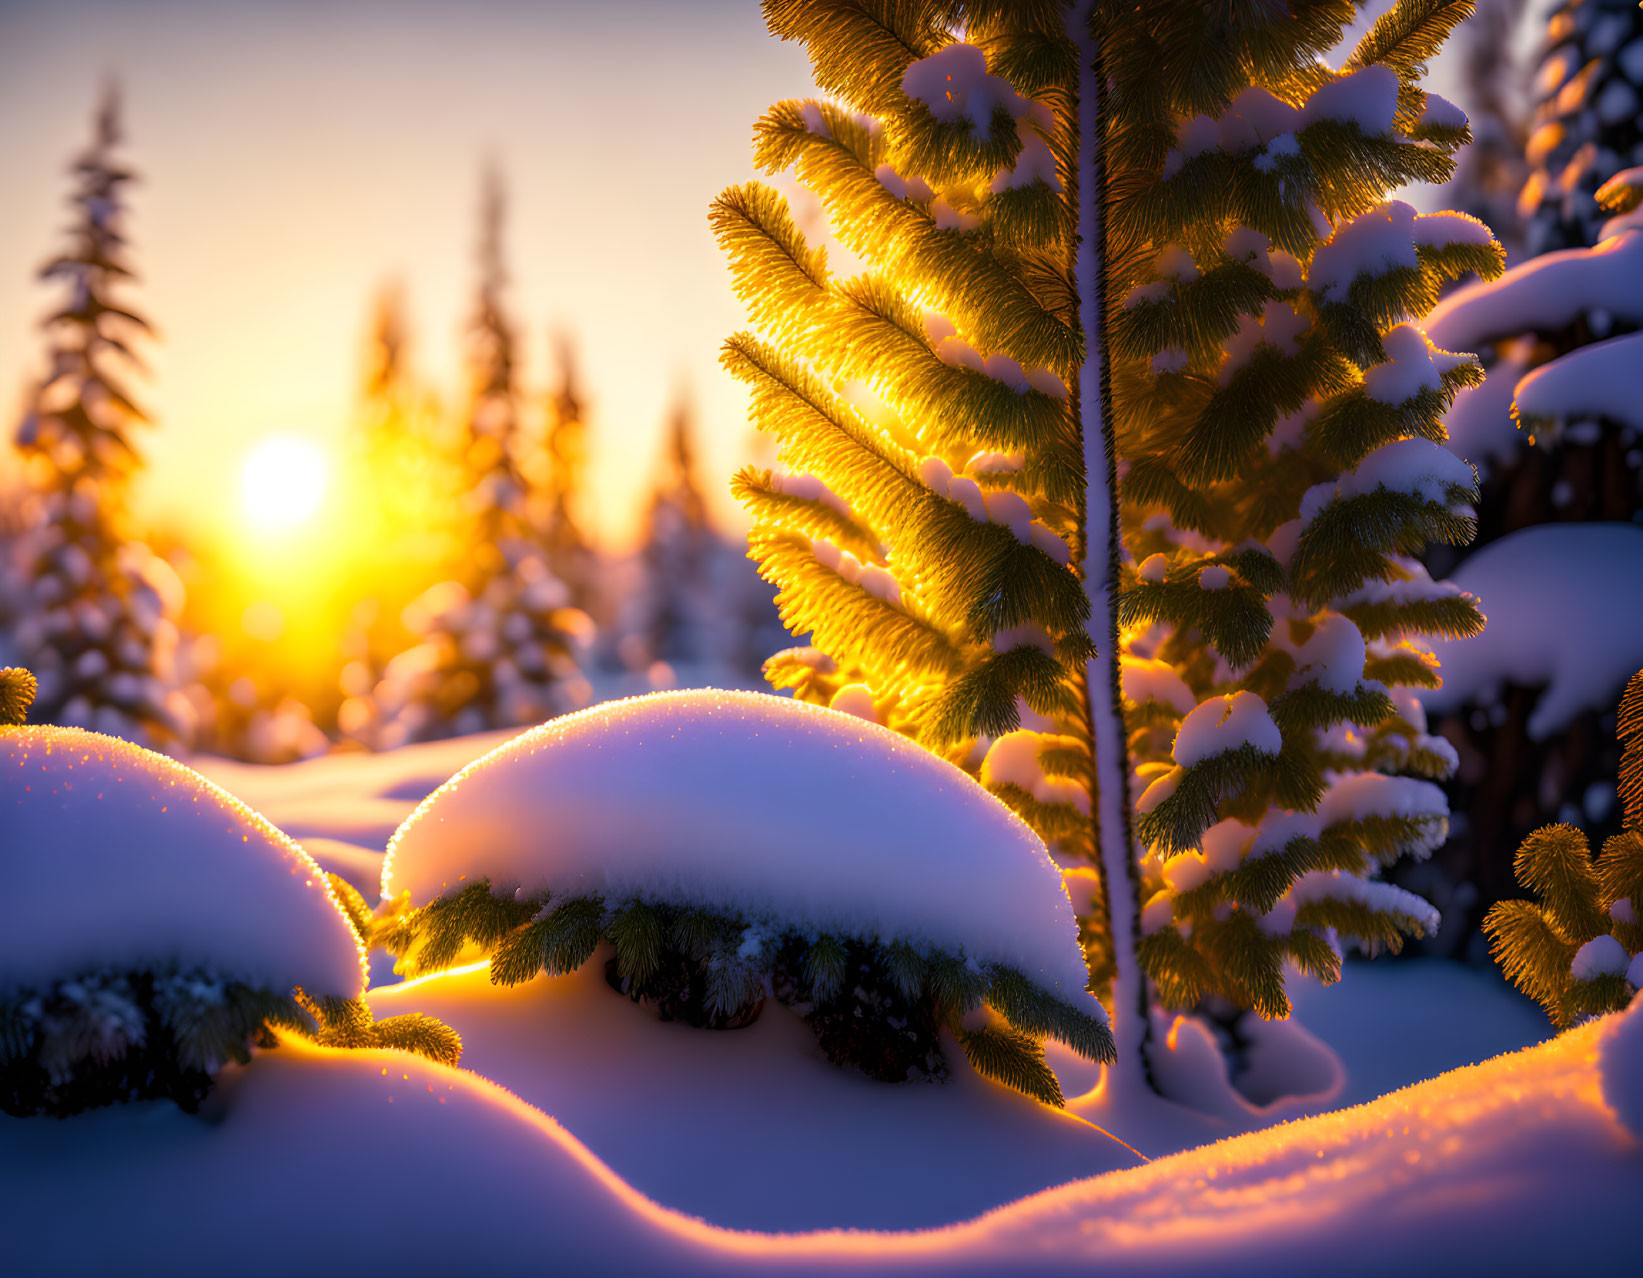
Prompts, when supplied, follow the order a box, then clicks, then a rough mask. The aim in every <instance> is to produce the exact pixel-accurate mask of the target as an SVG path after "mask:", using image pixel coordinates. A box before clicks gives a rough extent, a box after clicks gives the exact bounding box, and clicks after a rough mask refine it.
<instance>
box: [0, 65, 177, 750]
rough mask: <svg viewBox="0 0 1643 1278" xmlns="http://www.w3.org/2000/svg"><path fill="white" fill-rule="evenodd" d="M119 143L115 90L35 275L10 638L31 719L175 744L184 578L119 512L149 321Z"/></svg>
mask: <svg viewBox="0 0 1643 1278" xmlns="http://www.w3.org/2000/svg"><path fill="white" fill-rule="evenodd" d="M120 142H121V131H120V103H119V98H118V96H117V95H116V93H115V92H114V90H113V89H109V90H108V91H107V92H106V94H105V96H104V98H103V101H102V104H101V106H100V107H99V109H98V112H97V116H96V122H95V128H94V131H93V136H92V142H91V145H90V146H89V147H88V148H87V149H86V150H85V151H84V152H82V153H81V154H80V156H79V157H78V158H77V159H76V160H75V161H74V163H73V165H72V167H71V172H72V173H73V175H74V183H75V184H74V190H73V193H72V195H71V196H70V198H69V204H70V207H71V208H72V209H73V211H74V219H73V222H72V223H71V225H70V228H69V242H68V245H67V246H66V247H65V249H64V250H63V252H62V253H61V254H60V255H59V256H57V257H55V258H53V259H52V260H51V261H50V262H48V263H47V264H46V265H45V266H44V267H42V268H41V271H40V278H41V279H42V280H45V281H47V282H49V283H60V284H61V285H62V286H63V289H64V293H65V296H64V297H63V299H62V301H61V303H60V304H59V305H58V307H57V308H56V309H55V310H54V311H52V312H51V314H50V315H48V316H47V317H46V319H45V321H44V329H45V332H46V334H47V336H48V361H49V371H48V372H47V373H46V375H45V378H44V380H43V381H42V382H41V384H40V385H39V387H38V388H37V390H36V392H35V395H34V401H33V406H32V408H31V411H30V412H29V414H28V416H27V417H26V418H25V419H24V421H23V423H22V425H21V427H20V428H19V429H18V432H17V441H16V442H17V447H18V449H19V450H20V451H21V452H22V453H23V455H24V457H25V459H26V461H27V467H28V476H29V480H30V483H31V485H32V487H33V490H34V492H35V494H36V496H37V497H38V505H37V509H36V512H35V514H36V522H35V526H34V527H33V528H32V529H31V530H30V531H29V532H28V533H27V534H26V536H25V537H24V539H23V545H22V547H21V552H20V558H21V561H22V563H21V567H22V573H23V577H24V581H25V589H26V592H27V594H26V600H25V602H24V603H23V606H22V609H21V611H22V614H23V615H22V617H21V619H20V620H19V622H18V626H17V632H16V635H15V647H16V656H17V658H18V659H19V660H21V661H23V662H24V663H26V664H27V665H28V666H30V667H31V668H32V669H33V670H34V671H35V672H36V674H37V675H38V677H39V680H40V688H39V698H38V701H37V702H36V709H35V714H36V717H37V718H38V719H39V720H41V721H43V722H48V723H64V724H71V725H75V726H80V727H87V728H95V729H97V730H98V731H100V732H106V733H110V734H112V735H117V736H124V737H130V738H132V739H134V740H138V741H141V742H144V743H146V744H150V745H155V746H160V747H175V746H178V745H182V744H186V741H187V737H188V733H189V720H190V715H189V712H188V705H187V702H186V701H185V700H184V699H183V698H182V696H181V695H180V694H179V693H178V691H177V690H176V688H175V686H174V678H173V675H174V672H173V666H172V662H173V658H174V654H175V651H176V645H177V631H176V626H175V623H174V621H173V618H174V617H175V616H176V615H177V613H178V612H179V611H180V608H181V587H180V584H179V582H178V580H177V577H176V574H175V573H174V572H172V571H171V570H170V569H169V567H168V566H167V565H166V564H165V563H164V562H163V561H160V560H159V559H157V557H156V556H154V555H153V554H152V553H151V552H150V551H149V550H148V549H147V547H146V546H144V545H143V544H142V543H140V542H138V541H136V540H134V539H132V537H131V534H130V529H129V523H130V520H129V517H128V513H127V508H128V505H129V501H130V488H131V480H132V477H133V475H134V474H135V473H136V471H137V470H138V469H139V468H140V466H141V458H140V456H139V454H138V452H137V449H136V439H135V436H136V432H137V429H138V428H139V427H140V426H142V425H144V424H145V423H146V422H147V420H148V419H147V418H146V417H145V415H144V414H143V412H142V410H141V409H139V408H138V407H137V405H136V404H135V403H133V402H132V400H131V398H130V396H129V395H128V393H127V391H126V388H125V385H124V377H125V374H126V372H127V371H128V370H129V369H131V368H134V367H136V368H140V367H141V364H140V362H139V360H138V357H137V355H136V352H135V350H134V348H133V342H134V339H136V338H137V337H140V336H143V335H146V334H148V333H149V332H150V329H149V325H148V323H147V321H146V320H144V319H143V318H142V316H141V315H139V314H138V313H137V312H136V311H134V310H132V309H130V307H129V305H128V304H127V303H126V302H125V301H124V299H123V298H122V297H120V296H119V294H120V293H121V291H122V287H123V286H124V285H125V284H126V283H127V282H128V281H130V280H131V279H132V278H133V273H132V269H131V266H130V259H129V252H128V247H129V246H128V242H127V240H126V235H125V225H124V224H125V186H126V184H127V183H128V182H130V181H132V180H133V177H134V176H135V175H134V174H133V173H132V171H131V170H130V169H129V168H127V167H126V166H125V165H124V164H123V163H122V162H121V161H120V160H119V159H118V158H117V156H116V154H115V152H116V150H117V148H118V147H119V144H120Z"/></svg>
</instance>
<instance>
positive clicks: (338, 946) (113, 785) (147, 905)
mask: <svg viewBox="0 0 1643 1278" xmlns="http://www.w3.org/2000/svg"><path fill="white" fill-rule="evenodd" d="M0 810H3V813H4V815H3V816H0V878H3V881H4V883H5V885H6V886H5V891H4V892H0V989H7V988H21V989H36V988H41V987H44V986H46V985H49V984H51V983H52V982H53V981H57V980H63V979H66V978H69V977H72V976H76V975H79V974H81V973H84V972H88V971H91V970H94V969H97V968H101V967H113V968H116V969H120V970H140V969H142V968H145V967H149V966H152V965H157V964H177V965H179V966H183V967H188V966H196V965H197V966H204V967H208V968H210V969H211V970H212V971H214V972H215V973H216V974H217V975H218V976H220V977H222V978H224V979H229V980H240V981H244V982H245V983H247V984H249V985H253V986H256V987H258V988H262V989H267V990H271V991H275V992H278V993H282V994H283V993H285V992H287V991H288V990H290V989H291V987H292V986H295V985H301V986H303V987H304V988H305V989H306V990H308V991H309V992H310V993H311V994H314V995H316V996H318V995H342V996H345V997H348V998H354V997H357V996H358V995H359V993H360V992H361V991H362V990H363V988H364V974H365V967H364V952H363V950H362V949H361V947H360V945H359V942H358V941H357V940H356V938H355V936H354V933H353V930H352V929H351V928H350V927H349V925H348V921H347V919H346V918H345V917H344V915H343V914H342V912H341V910H340V909H339V908H338V906H337V904H336V900H335V897H334V895H333V893H332V890H331V886H330V884H329V882H328V881H327V880H326V878H325V876H324V874H323V873H321V871H320V869H319V867H318V866H317V865H315V863H314V862H313V860H312V859H311V858H310V857H309V856H308V854H307V853H305V852H304V851H303V850H302V848H300V847H299V846H297V844H295V843H293V842H292V841H291V839H290V838H288V837H287V836H286V835H284V834H282V833H281V832H280V831H279V830H277V829H276V828H275V827H274V826H273V825H272V824H270V823H269V822H268V820H267V819H266V818H264V817H262V816H260V815H258V814H257V813H256V812H253V811H252V810H251V809H250V808H248V807H247V806H246V805H245V804H243V803H241V802H240V801H239V800H238V799H236V798H234V797H233V796H232V795H230V794H228V793H227V792H226V791H224V790H222V789H220V788H219V787H217V786H216V785H214V784H212V783H211V782H210V781H207V780H206V779H205V778H204V777H202V776H201V775H200V774H199V773H197V772H195V771H193V770H192V769H190V768H186V767H184V766H183V765H182V764H180V763H177V762H175V761H174V760H172V759H168V758H166V757H165V756H163V755H159V754H155V753H153V752H151V751H148V750H144V749H142V748H141V747H139V746H134V745H132V744H131V743H130V742H127V741H121V740H118V739H116V738H114V737H104V736H99V735H97V734H96V733H91V732H83V731H81V730H80V729H78V728H51V727H22V728H8V729H5V730H4V731H0Z"/></svg>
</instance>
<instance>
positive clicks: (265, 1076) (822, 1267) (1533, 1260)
mask: <svg viewBox="0 0 1643 1278" xmlns="http://www.w3.org/2000/svg"><path fill="white" fill-rule="evenodd" d="M1619 1021H1620V1018H1619V1017H1611V1018H1608V1019H1607V1020H1606V1021H1604V1022H1600V1023H1597V1024H1593V1025H1589V1026H1586V1027H1583V1028H1581V1029H1577V1030H1574V1031H1572V1032H1570V1033H1569V1034H1566V1035H1564V1036H1563V1037H1561V1038H1559V1039H1557V1040H1555V1041H1554V1042H1552V1043H1548V1044H1545V1045H1543V1046H1541V1047H1537V1048H1532V1049H1529V1050H1527V1051H1525V1052H1522V1053H1518V1054H1514V1055H1509V1056H1504V1057H1501V1058H1499V1059H1497V1060H1494V1061H1491V1062H1488V1063H1486V1064H1484V1065H1480V1066H1476V1067H1473V1068H1470V1069H1466V1070H1461V1071H1457V1072H1455V1073H1453V1074H1449V1075H1445V1076H1444V1077H1441V1078H1438V1079H1434V1080H1432V1081H1430V1082H1427V1083H1423V1084H1420V1085H1419V1086H1416V1087H1413V1088H1410V1089H1408V1090H1405V1091H1402V1092H1398V1093H1395V1094H1393V1095H1391V1096H1388V1097H1385V1098H1383V1099H1381V1100H1379V1101H1376V1102H1374V1103H1372V1104H1369V1105H1365V1106H1362V1107H1358V1108H1355V1109H1350V1110H1345V1111H1340V1112H1337V1113H1332V1114H1326V1115H1322V1116H1320V1117H1317V1118H1313V1119H1308V1120H1305V1121H1302V1122H1298V1123H1291V1124H1286V1125H1283V1126H1281V1127H1277V1128H1273V1129H1271V1130H1268V1131H1262V1132H1255V1133H1252V1134H1249V1135H1246V1136H1242V1137H1238V1138H1235V1139H1231V1140H1227V1141H1223V1142H1219V1143H1217V1144H1213V1145H1208V1146H1205V1147H1203V1148H1199V1149H1194V1150H1190V1151H1187V1152H1184V1153H1181V1154H1178V1155H1176V1156H1174V1157H1172V1158H1167V1159H1162V1160H1159V1161H1157V1162H1154V1163H1151V1164H1149V1165H1146V1166H1142V1167H1136V1168H1132V1169H1129V1170H1120V1171H1115V1172H1112V1173H1109V1174H1107V1175H1104V1176H1096V1177H1093V1178H1089V1179H1085V1180H1079V1181H1073V1182H1070V1183H1068V1184H1066V1185H1063V1186H1060V1187H1058V1188H1054V1189H1049V1190H1046V1191H1045V1192H1043V1193H1040V1194H1037V1195H1034V1196H1032V1197H1029V1198H1026V1199H1024V1200H1021V1201H1018V1202H1015V1203H1012V1204H1010V1205H1008V1206H1005V1207H1003V1208H1001V1209H1000V1210H997V1211H994V1212H991V1213H989V1214H987V1215H984V1216H981V1217H979V1218H976V1219H974V1220H970V1221H967V1222H964V1223H960V1224H955V1225H951V1226H948V1227H945V1228H940V1229H934V1230H925V1231H912V1232H905V1233H872V1232H859V1233H857V1232H847V1233H840V1232H829V1233H819V1234H811V1235H798V1236H794V1235H786V1236H781V1235H777V1236H771V1235H767V1234H754V1233H733V1232H729V1231H726V1230H724V1229H721V1228H717V1227H714V1226H712V1225H709V1224H706V1223H704V1222H701V1221H698V1220H695V1219H692V1218H690V1217H687V1216H682V1215H679V1214H677V1213H674V1212H670V1211H668V1210H666V1209H663V1208H660V1207H658V1206H656V1205H655V1204H654V1203H652V1202H650V1201H649V1200H648V1199H646V1198H645V1197H644V1196H643V1195H641V1194H639V1193H638V1192H637V1191H636V1190H634V1189H632V1188H630V1187H629V1186H628V1185H626V1184H625V1183H624V1182H623V1181H622V1180H621V1179H620V1178H619V1177H618V1176H616V1175H615V1174H614V1173H613V1172H612V1170H611V1169H610V1168H609V1167H608V1166H606V1164H605V1163H603V1162H602V1161H600V1160H599V1159H598V1158H597V1157H595V1156H594V1155H593V1154H592V1153H591V1152H589V1151H588V1150H587V1148H586V1147H585V1146H583V1145H582V1144H581V1143H580V1142H579V1141H577V1140H576V1139H575V1137H574V1136H572V1135H571V1134H570V1133H568V1132H567V1131H566V1130H565V1129H564V1128H563V1127H561V1126H560V1125H559V1124H558V1123H556V1122H555V1121H554V1120H553V1119H552V1118H550V1117H548V1116H546V1115H544V1114H542V1113H541V1112H540V1111H538V1110H536V1109H534V1108H533V1107H531V1106H529V1105H527V1104H525V1103H524V1102H523V1101H521V1100H519V1099H518V1098H517V1097H515V1096H513V1095H512V1094H511V1093H509V1092H508V1091H506V1090H505V1089H504V1088H503V1087H501V1086H499V1085H498V1084H496V1083H494V1082H489V1081H486V1080H484V1079H482V1078H480V1077H478V1076H477V1075H475V1074H473V1073H470V1072H468V1071H465V1070H459V1069H452V1068H448V1067H444V1066H440V1065H435V1064H432V1063H430V1062H427V1061H423V1060H418V1059H415V1058H412V1057H407V1056H403V1055H400V1054H397V1053H390V1052H359V1053H344V1052H339V1051H334V1050H330V1049H324V1048H317V1047H313V1046H310V1045H307V1044H305V1043H302V1042H300V1041H295V1040H289V1039H288V1040H287V1041H286V1042H285V1043H284V1044H283V1045H282V1046H281V1047H280V1048H279V1049H278V1050H277V1051H275V1052H272V1053H267V1054H263V1055H260V1056H258V1057H257V1058H255V1059H254V1060H253V1061H252V1063H251V1064H250V1066H248V1067H246V1068H245V1069H243V1070H239V1069H233V1070H230V1071H228V1077H227V1078H226V1079H225V1081H224V1085H223V1086H222V1088H221V1089H220V1091H219V1093H218V1095H217V1097H216V1099H215V1101H214V1103H213V1105H212V1106H211V1108H210V1110H209V1111H208V1113H207V1114H205V1115H202V1116H199V1117H189V1116H186V1115H183V1114H181V1113H180V1112H179V1111H177V1110H176V1109H174V1108H172V1107H170V1106H167V1105H163V1104H144V1105H137V1106H127V1107H122V1108H118V1109H113V1110H105V1111H100V1112H97V1113H93V1114H88V1115H82V1116H80V1117H78V1118H75V1119H72V1120H68V1121H66V1122H57V1121H50V1120H27V1121H21V1122H16V1123H13V1124H10V1125H9V1126H8V1130H7V1135H8V1139H7V1141H6V1142H5V1143H4V1144H0V1201H4V1202H5V1203H6V1204H7V1208H8V1214H10V1215H11V1217H12V1219H14V1220H15V1221H17V1222H20V1224H21V1227H20V1228H13V1229H12V1230H11V1231H10V1233H9V1237H8V1246H9V1248H10V1253H9V1254H10V1256H11V1257H12V1258H14V1259H17V1260H20V1262H21V1264H22V1266H23V1270H24V1271H25V1272H27V1271H31V1270H40V1269H44V1268H49V1269H50V1270H51V1272H53V1273H56V1274H64V1275H69V1274H81V1273H85V1274H90V1273H97V1274H102V1273H106V1272H109V1271H110V1270H117V1271H119V1272H121V1273H126V1274H133V1275H141V1274H161V1273H164V1274H172V1273H177V1272H181V1271H183V1270H186V1269H187V1268H188V1266H189V1265H190V1264H191V1263H192V1262H193V1261H194V1260H196V1259H198V1258H199V1257H200V1255H201V1253H200V1251H199V1250H198V1248H199V1240H202V1239H204V1240H222V1239H227V1238H232V1239H239V1240H244V1241H243V1245H237V1246H235V1247H234V1249H233V1255H234V1268H235V1271H236V1272H237V1273H242V1274H247V1275H252V1274H270V1275H276V1274H277V1275H281V1276H282V1278H283V1276H284V1275H287V1274H289V1273H291V1272H292V1271H293V1270H294V1269H300V1270H301V1271H303V1272H330V1273H369V1272H383V1271H391V1272H399V1273H407V1274H422V1273H463V1274H475V1275H478V1274H488V1273H497V1274H502V1273H517V1272H524V1271H527V1270H530V1271H534V1270H536V1269H539V1268H541V1267H543V1266H544V1265H551V1266H552V1267H553V1268H555V1269H557V1270H562V1271H571V1272H578V1271H579V1272H596V1273H600V1274H613V1275H615V1274H654V1273H662V1272H666V1273H670V1274H692V1273H721V1274H728V1273H738V1272H749V1271H750V1272H754V1273H762V1274H775V1273H788V1272H793V1273H840V1272H852V1273H901V1272H926V1273H943V1274H952V1273H1000V1272H1009V1273H1019V1274H1033V1273H1044V1274H1064V1273H1066V1272H1067V1271H1068V1269H1069V1267H1072V1266H1095V1267H1099V1268H1100V1269H1101V1270H1102V1272H1106V1273H1164V1274H1172V1273H1180V1274H1194V1275H1196V1274H1201V1273H1203V1272H1204V1270H1205V1269H1206V1267H1209V1268H1213V1270H1214V1271H1215V1272H1216V1273H1218V1274H1240V1273H1251V1274H1253V1273H1262V1274H1268V1273H1272V1272H1275V1271H1278V1272H1298V1271H1301V1270H1303V1269H1312V1268H1320V1269H1327V1270H1328V1271H1329V1272H1331V1273H1338V1274H1366V1275H1368V1274H1377V1275H1378V1274H1384V1273H1385V1272H1387V1271H1388V1270H1389V1269H1393V1268H1399V1269H1402V1268H1407V1267H1408V1266H1409V1265H1410V1264H1411V1263H1412V1262H1413V1263H1415V1264H1417V1265H1418V1266H1419V1267H1421V1268H1424V1269H1428V1270H1431V1269H1436V1268H1454V1269H1457V1270H1461V1271H1473V1272H1477V1271H1486V1272H1490V1273H1493V1274H1537V1275H1538V1274H1544V1273H1550V1272H1559V1271H1565V1270H1566V1269H1567V1268H1568V1266H1569V1264H1570V1263H1571V1262H1574V1263H1578V1264H1580V1265H1582V1266H1584V1267H1606V1266H1607V1265H1609V1264H1612V1263H1614V1262H1616V1261H1619V1262H1621V1263H1625V1259H1626V1258H1627V1257H1628V1256H1629V1255H1630V1252H1631V1247H1630V1241H1629V1236H1628V1235H1627V1234H1626V1232H1625V1231H1624V1229H1619V1228H1616V1227H1615V1222H1617V1221H1625V1220H1628V1219H1630V1214H1629V1213H1630V1212H1631V1210H1632V1208H1633V1207H1634V1206H1635V1203H1636V1201H1637V1198H1638V1195H1639V1194H1640V1193H1643V1150H1640V1147H1639V1143H1638V1141H1637V1139H1636V1137H1634V1136H1633V1135H1632V1134H1631V1133H1630V1132H1629V1131H1628V1130H1627V1129H1626V1128H1625V1127H1624V1126H1623V1125H1622V1124H1621V1123H1620V1122H1619V1121H1618V1120H1617V1118H1616V1116H1615V1114H1614V1112H1613V1111H1612V1110H1611V1109H1610V1108H1609V1106H1608V1105H1607V1104H1606V1103H1605V1101H1604V1099H1603V1095H1604V1091H1603V1080H1602V1078H1601V1077H1600V1072H1599V1067H1598V1059H1599V1052H1600V1050H1601V1049H1602V1048H1603V1046H1604V1042H1603V1040H1604V1038H1605V1036H1607V1035H1609V1034H1611V1033H1613V1032H1614V1031H1615V1026H1616V1024H1617V1023H1618V1022H1619ZM724 1117H725V1119H726V1121H736V1120H738V1119H740V1120H741V1121H744V1122H749V1123H753V1122H758V1121H760V1119H764V1120H765V1121H767V1122H768V1123H769V1131H768V1135H769V1138H770V1139H771V1140H772V1141H780V1140H782V1139H783V1138H784V1137H785V1136H786V1134H787V1133H786V1131H785V1129H784V1126H783V1119H784V1118H785V1116H784V1115H779V1114H778V1115H769V1114H764V1113H761V1112H759V1111H755V1110H742V1111H738V1112H735V1113H730V1114H726V1115H725V1116H724ZM686 1152H699V1151H686ZM835 1170H836V1172H837V1174H839V1175H840V1176H845V1177H849V1176H855V1177H867V1176H873V1177H875V1178H876V1176H877V1171H878V1169H876V1168H874V1167H872V1166H871V1165H866V1166H864V1165H862V1164H860V1163H851V1164H849V1165H846V1166H843V1167H839V1168H837V1169H835ZM964 1170H965V1171H966V1172H968V1170H969V1168H968V1167H967V1166H966V1167H965V1168H964ZM710 1173H711V1168H710V1167H709V1168H704V1172H703V1174H704V1176H705V1175H708V1174H710ZM898 1188H899V1186H896V1185H894V1184H893V1183H890V1182H888V1181H887V1182H886V1183H885V1191H886V1192H887V1193H894V1192H896V1190H897V1189H898ZM91 1221H94V1222H95V1223H96V1227H95V1228H87V1227H86V1225H87V1222H91ZM1550 1222H1556V1227H1555V1228H1554V1227H1551V1224H1550ZM252 1240H254V1241H252Z"/></svg>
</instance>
